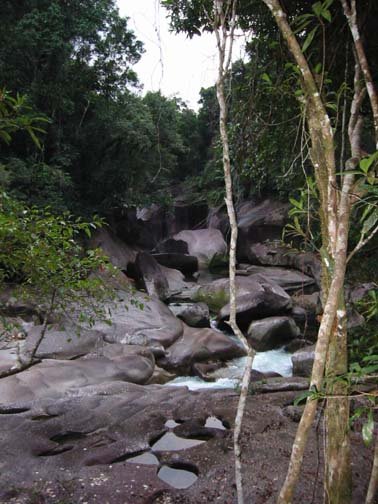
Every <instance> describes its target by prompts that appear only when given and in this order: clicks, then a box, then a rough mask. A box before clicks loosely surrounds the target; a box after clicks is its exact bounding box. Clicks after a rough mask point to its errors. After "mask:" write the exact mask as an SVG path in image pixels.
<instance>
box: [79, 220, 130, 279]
mask: <svg viewBox="0 0 378 504" xmlns="http://www.w3.org/2000/svg"><path fill="white" fill-rule="evenodd" d="M89 246H90V248H100V249H102V250H103V252H104V253H105V254H106V255H107V256H108V257H109V259H110V262H111V263H112V264H113V266H116V267H117V268H119V269H121V270H126V269H127V266H128V264H129V263H133V262H134V261H135V258H136V254H137V251H136V250H134V249H133V248H131V247H130V246H129V245H126V243H124V242H123V241H122V240H120V239H119V238H118V237H117V236H116V235H115V234H114V233H113V232H112V231H111V229H110V228H105V227H103V228H100V229H98V230H96V232H95V233H94V234H93V236H92V238H91V239H90V242H89Z"/></svg>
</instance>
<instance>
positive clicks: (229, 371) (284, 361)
mask: <svg viewBox="0 0 378 504" xmlns="http://www.w3.org/2000/svg"><path fill="white" fill-rule="evenodd" d="M291 356H292V354H291V353H289V352H286V351H285V350H284V348H280V349H274V350H268V351H267V352H257V353H256V355H255V358H254V360H253V365H252V369H255V370H256V371H260V372H262V373H272V372H273V373H278V374H280V375H282V376H286V377H287V376H292V362H291ZM246 359H247V358H246V357H240V358H238V359H233V360H230V361H228V362H227V364H226V366H225V367H224V368H221V369H219V370H218V371H217V375H219V377H218V378H217V379H216V380H215V381H213V382H209V381H205V380H202V379H201V378H199V377H198V376H178V377H177V378H175V379H174V380H171V381H170V382H168V383H166V386H167V385H169V386H172V385H173V386H179V387H183V386H185V387H188V388H189V390H198V389H203V388H207V389H211V388H212V389H220V388H234V387H235V386H236V385H238V383H240V381H241V378H242V374H243V371H244V367H245V361H246Z"/></svg>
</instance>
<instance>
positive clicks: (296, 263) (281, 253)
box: [247, 241, 321, 286]
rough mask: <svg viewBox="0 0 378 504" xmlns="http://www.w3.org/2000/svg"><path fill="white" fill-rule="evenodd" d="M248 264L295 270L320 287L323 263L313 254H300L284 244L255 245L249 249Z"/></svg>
mask: <svg viewBox="0 0 378 504" xmlns="http://www.w3.org/2000/svg"><path fill="white" fill-rule="evenodd" d="M247 259H248V262H250V263H251V264H257V265H261V266H283V267H287V268H294V269H296V270H299V271H301V272H302V273H304V274H306V275H309V276H311V277H312V278H314V279H315V280H316V283H317V285H318V286H320V280H321V262H320V259H319V258H318V257H317V256H316V255H315V254H314V253H312V252H300V251H298V250H295V249H292V248H290V247H288V246H286V245H283V244H282V242H279V241H273V242H266V243H255V244H253V245H251V246H250V247H249V250H248V254H247Z"/></svg>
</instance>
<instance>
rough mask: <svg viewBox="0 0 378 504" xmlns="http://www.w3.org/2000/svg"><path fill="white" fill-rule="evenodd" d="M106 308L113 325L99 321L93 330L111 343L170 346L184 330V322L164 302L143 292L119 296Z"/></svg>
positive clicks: (126, 293) (124, 293)
mask: <svg viewBox="0 0 378 504" xmlns="http://www.w3.org/2000/svg"><path fill="white" fill-rule="evenodd" d="M104 308H105V311H106V312H108V313H109V316H110V318H111V324H108V323H106V322H104V321H101V320H99V321H97V322H95V324H94V326H93V327H92V329H94V330H97V331H100V332H101V333H102V334H103V336H104V340H105V341H106V342H108V343H123V344H139V345H145V346H151V347H168V346H170V345H172V343H174V342H175V341H176V339H177V338H179V337H180V336H181V334H182V331H183V329H182V322H181V320H179V319H178V318H177V317H175V316H174V315H173V313H172V312H171V310H170V309H169V308H168V307H167V306H166V305H165V304H164V303H163V302H161V301H160V300H159V299H156V298H149V297H148V296H146V295H143V294H141V293H140V292H123V293H119V297H118V298H117V299H116V300H115V301H113V302H108V303H106V304H105V305H104Z"/></svg>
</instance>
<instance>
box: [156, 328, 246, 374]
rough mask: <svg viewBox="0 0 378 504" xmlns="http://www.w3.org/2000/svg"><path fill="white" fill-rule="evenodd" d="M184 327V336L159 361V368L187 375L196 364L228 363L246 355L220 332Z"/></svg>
mask: <svg viewBox="0 0 378 504" xmlns="http://www.w3.org/2000/svg"><path fill="white" fill-rule="evenodd" d="M183 325H184V332H183V335H182V336H181V337H180V338H179V339H178V340H177V341H176V342H175V343H174V344H173V345H172V346H171V347H169V349H168V350H167V352H166V356H165V357H164V358H163V359H159V361H158V364H159V366H161V367H164V368H165V369H168V370H171V369H174V370H175V371H176V372H181V373H182V374H184V375H185V374H192V373H193V370H192V366H193V364H195V363H196V362H206V361H227V360H229V359H233V358H235V357H241V356H243V355H245V351H244V349H243V348H242V347H241V346H239V345H238V344H237V343H236V342H235V341H233V340H232V339H231V338H229V337H228V336H226V335H224V334H223V333H221V332H219V331H214V330H212V329H195V328H192V327H189V326H187V325H185V324H183Z"/></svg>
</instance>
